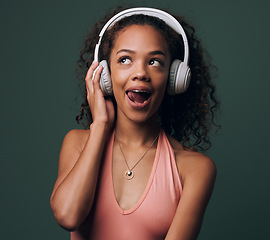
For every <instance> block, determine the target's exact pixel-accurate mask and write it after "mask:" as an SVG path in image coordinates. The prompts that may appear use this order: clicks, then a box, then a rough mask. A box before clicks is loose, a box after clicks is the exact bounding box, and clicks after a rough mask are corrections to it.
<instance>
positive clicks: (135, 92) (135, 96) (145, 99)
mask: <svg viewBox="0 0 270 240" xmlns="http://www.w3.org/2000/svg"><path fill="white" fill-rule="evenodd" d="M126 95H127V97H128V99H129V100H130V103H131V104H132V105H136V106H137V107H144V106H146V105H147V104H148V103H149V102H150V99H151V95H152V91H151V89H149V88H146V87H141V86H138V87H132V88H129V89H128V90H127V91H126Z"/></svg>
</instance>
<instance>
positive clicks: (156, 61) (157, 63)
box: [149, 59, 163, 67]
mask: <svg viewBox="0 0 270 240" xmlns="http://www.w3.org/2000/svg"><path fill="white" fill-rule="evenodd" d="M149 65H151V66H155V67H159V66H163V63H162V61H160V60H159V59H151V60H150V61H149Z"/></svg>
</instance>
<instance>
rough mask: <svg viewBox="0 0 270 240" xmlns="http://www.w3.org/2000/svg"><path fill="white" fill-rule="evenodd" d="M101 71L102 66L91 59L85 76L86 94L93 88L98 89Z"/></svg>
mask: <svg viewBox="0 0 270 240" xmlns="http://www.w3.org/2000/svg"><path fill="white" fill-rule="evenodd" d="M101 72H102V66H99V63H98V62H97V61H93V63H92V64H91V66H90V67H89V69H88V71H87V74H86V77H85V82H86V90H87V94H88V95H89V94H90V93H93V92H94V90H98V89H99V80H100V74H101Z"/></svg>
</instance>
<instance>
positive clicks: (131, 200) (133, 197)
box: [112, 145, 156, 210]
mask: <svg viewBox="0 0 270 240" xmlns="http://www.w3.org/2000/svg"><path fill="white" fill-rule="evenodd" d="M145 151H147V149H146V150H145V149H141V150H137V151H133V152H129V153H123V151H122V149H120V148H119V146H117V145H114V147H113V153H112V181H113V190H114V195H115V199H116V201H117V203H118V205H119V207H120V208H121V209H123V210H128V209H131V208H132V207H134V206H135V205H136V204H137V203H138V202H139V201H140V199H141V198H142V196H143V194H144V192H145V191H146V188H147V185H148V183H149V181H151V177H152V176H151V175H154V172H153V165H154V162H155V160H156V159H155V157H156V148H153V149H149V150H148V151H147V153H146V154H145ZM129 172H130V173H131V174H130V176H129ZM149 184H150V183H149Z"/></svg>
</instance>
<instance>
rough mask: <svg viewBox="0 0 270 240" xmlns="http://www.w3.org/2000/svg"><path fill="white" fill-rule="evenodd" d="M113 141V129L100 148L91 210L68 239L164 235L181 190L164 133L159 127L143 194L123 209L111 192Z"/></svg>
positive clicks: (143, 239) (142, 239)
mask: <svg viewBox="0 0 270 240" xmlns="http://www.w3.org/2000/svg"><path fill="white" fill-rule="evenodd" d="M113 143H114V132H113V133H112V135H111V136H110V138H109V140H108V144H107V147H106V149H105V152H104V158H103V161H104V162H102V165H101V169H100V175H99V184H98V186H97V190H96V194H95V201H94V205H93V207H92V210H91V212H90V214H89V216H88V217H87V219H86V221H85V222H84V224H82V226H81V227H80V228H79V230H77V231H75V232H72V233H71V239H72V240H86V239H87V240H88V239H93V240H122V239H129V240H135V239H136V240H138V239H139V240H157V239H164V238H165V236H166V234H167V232H168V230H169V227H170V225H171V223H172V220H173V218H174V215H175V212H176V208H177V205H178V202H179V200H180V196H181V193H182V186H181V182H180V178H179V174H178V170H177V165H176V161H175V155H174V151H173V149H172V147H171V145H170V143H169V141H168V139H167V137H166V134H165V133H164V131H163V130H161V131H160V135H159V139H158V145H157V150H156V155H155V160H154V163H153V167H152V172H151V174H150V177H149V180H148V183H147V186H146V188H145V190H144V193H143V195H142V196H141V198H140V200H139V201H138V202H137V204H136V205H135V206H134V207H132V208H131V209H129V210H126V211H124V210H122V209H121V208H120V206H119V205H118V203H117V201H116V198H115V195H114V189H113V180H112V149H113Z"/></svg>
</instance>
